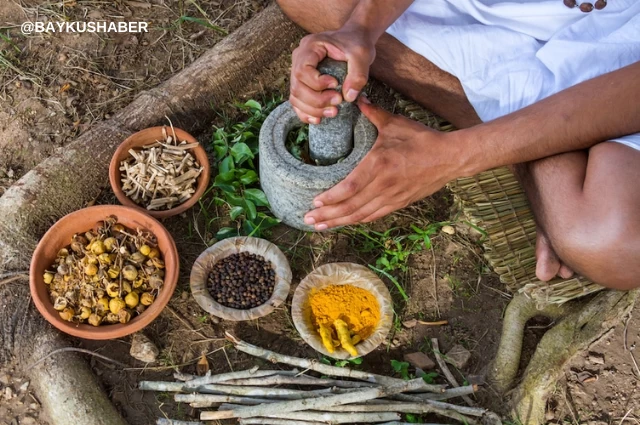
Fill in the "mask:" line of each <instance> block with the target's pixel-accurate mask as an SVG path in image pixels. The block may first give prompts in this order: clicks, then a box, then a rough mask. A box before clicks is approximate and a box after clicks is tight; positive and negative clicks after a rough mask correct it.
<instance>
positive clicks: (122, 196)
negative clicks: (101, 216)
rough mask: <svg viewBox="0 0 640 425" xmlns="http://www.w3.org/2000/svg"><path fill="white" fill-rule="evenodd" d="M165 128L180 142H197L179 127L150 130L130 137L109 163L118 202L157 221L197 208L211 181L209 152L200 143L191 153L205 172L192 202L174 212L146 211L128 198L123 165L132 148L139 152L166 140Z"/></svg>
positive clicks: (160, 127) (175, 207)
mask: <svg viewBox="0 0 640 425" xmlns="http://www.w3.org/2000/svg"><path fill="white" fill-rule="evenodd" d="M163 128H164V129H165V131H166V134H167V135H169V136H171V137H173V132H174V131H175V136H176V138H177V139H178V141H180V142H182V141H186V142H187V143H189V144H191V143H198V141H197V140H196V138H195V137H193V136H192V135H190V134H189V133H187V132H186V131H184V130H181V129H179V128H175V127H174V128H171V127H169V126H159V127H150V128H147V129H144V130H141V131H138V132H137V133H134V134H132V135H131V136H129V137H127V138H126V139H125V140H124V142H122V143H121V144H120V146H118V148H117V149H116V151H115V153H114V154H113V157H112V158H111V163H110V164H109V183H111V189H112V190H113V193H114V194H115V195H116V198H118V201H120V203H121V204H122V205H124V206H127V207H131V208H137V209H139V210H141V211H144V212H145V213H147V214H149V215H151V216H153V217H155V218H167V217H172V216H174V215H178V214H181V213H183V212H184V211H186V210H188V209H189V208H191V207H192V206H194V205H195V204H196V202H198V200H199V199H200V198H201V197H202V195H204V193H205V191H206V190H207V186H208V184H209V178H210V176H211V167H210V165H209V158H208V157H207V152H206V151H205V150H204V148H203V147H202V146H201V145H200V144H198V145H197V146H195V147H193V148H191V149H189V150H188V152H189V153H190V154H191V155H192V156H193V157H194V158H195V159H196V161H197V162H198V164H200V166H201V167H202V168H203V170H202V172H201V173H200V175H199V176H198V178H197V179H196V189H195V192H194V193H193V194H192V196H191V197H190V198H189V199H187V200H186V201H184V202H183V203H181V204H178V205H176V206H174V207H172V208H171V209H165V210H149V209H147V208H146V206H143V205H140V204H137V203H136V202H135V201H134V200H133V199H131V198H130V197H129V196H127V194H126V193H125V192H124V190H123V189H122V181H121V178H122V175H121V173H122V172H121V171H120V165H121V163H122V161H124V160H126V159H127V158H130V157H131V154H130V153H129V151H130V150H131V149H133V150H139V149H141V148H143V147H144V146H148V145H152V144H154V143H155V142H156V141H159V140H163V131H162V130H163Z"/></svg>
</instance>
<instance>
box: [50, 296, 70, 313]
mask: <svg viewBox="0 0 640 425" xmlns="http://www.w3.org/2000/svg"><path fill="white" fill-rule="evenodd" d="M66 307H67V299H66V298H65V297H58V298H56V301H55V302H54V303H53V308H55V309H56V310H58V311H62V310H64V309H65V308H66Z"/></svg>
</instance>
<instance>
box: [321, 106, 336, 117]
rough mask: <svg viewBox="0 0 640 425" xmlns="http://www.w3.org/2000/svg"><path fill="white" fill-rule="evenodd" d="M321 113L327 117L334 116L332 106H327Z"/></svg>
mask: <svg viewBox="0 0 640 425" xmlns="http://www.w3.org/2000/svg"><path fill="white" fill-rule="evenodd" d="M322 115H324V116H325V117H327V118H331V117H333V116H335V115H336V113H335V111H334V110H333V108H327V109H325V110H324V111H323V112H322Z"/></svg>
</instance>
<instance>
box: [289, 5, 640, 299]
mask: <svg viewBox="0 0 640 425" xmlns="http://www.w3.org/2000/svg"><path fill="white" fill-rule="evenodd" d="M357 2H358V0H349V1H339V0H332V1H324V2H307V1H302V0H278V4H279V5H280V7H281V8H282V10H283V11H284V13H285V14H286V15H287V16H289V18H290V19H292V20H293V21H294V22H296V23H297V24H298V25H300V26H301V27H303V28H304V29H305V30H307V31H309V32H312V33H313V32H321V31H329V30H336V29H338V28H340V27H341V26H342V25H343V24H344V22H345V21H346V19H347V18H348V16H349V15H350V13H351V11H352V10H353V8H354V7H355V5H356V4H357ZM376 52H377V53H376V59H375V61H374V63H373V65H372V67H371V75H372V76H373V77H375V78H376V79H378V80H380V81H382V82H384V83H386V84H387V85H389V86H390V87H393V88H394V89H395V90H397V91H399V92H400V93H403V94H404V95H406V96H409V97H411V98H412V99H413V100H414V101H416V102H417V103H418V104H420V105H421V106H423V107H424V108H426V109H428V110H430V111H433V112H435V113H437V114H438V115H440V116H442V117H443V118H445V119H447V120H449V121H450V122H451V123H453V124H454V125H455V126H457V127H458V128H465V127H471V126H474V125H477V124H480V123H481V120H480V118H479V117H478V115H477V114H476V112H475V110H474V109H473V107H472V106H471V104H470V103H469V101H468V100H467V98H466V96H465V94H464V91H463V89H462V86H461V84H460V81H459V80H458V79H457V78H456V77H454V76H453V75H451V74H449V73H446V72H444V71H443V70H441V69H440V68H438V67H437V66H436V65H434V64H433V63H431V62H430V61H428V60H427V59H425V58H424V57H422V56H420V55H418V54H417V53H415V52H413V51H412V50H410V49H409V48H407V47H406V46H405V45H403V44H402V43H400V42H399V41H398V40H396V39H395V38H394V37H392V36H390V35H388V34H384V35H383V36H382V37H381V38H380V40H379V41H378V44H377V45H376ZM515 169H516V172H517V175H518V176H519V178H520V179H521V181H522V182H523V184H524V186H525V190H526V192H527V195H528V197H529V199H530V201H531V202H530V203H531V205H532V208H533V210H534V215H535V217H536V221H537V224H538V235H539V236H538V241H537V247H536V255H537V259H538V267H537V270H536V274H537V275H538V278H540V279H541V280H550V279H552V278H553V277H554V276H555V275H562V276H563V277H568V276H569V275H570V274H571V273H572V271H573V270H575V271H576V272H578V273H580V274H582V275H584V276H586V277H589V278H590V279H592V280H593V281H595V282H598V283H600V284H602V285H605V286H609V287H613V288H619V289H628V288H631V287H635V286H640V278H636V276H640V191H637V190H634V188H635V185H636V184H639V183H640V151H635V150H634V149H632V148H629V147H627V146H624V145H621V144H619V143H615V142H606V143H600V144H598V145H596V146H594V147H593V148H591V149H590V150H589V152H570V153H566V154H561V155H556V156H553V157H550V158H545V159H542V160H539V161H534V162H532V163H528V164H522V165H518V166H517V167H515ZM560 259H561V260H562V261H560ZM563 263H564V264H563Z"/></svg>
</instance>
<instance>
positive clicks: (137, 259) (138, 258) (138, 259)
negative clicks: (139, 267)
mask: <svg viewBox="0 0 640 425" xmlns="http://www.w3.org/2000/svg"><path fill="white" fill-rule="evenodd" d="M146 259H147V257H145V255H144V254H143V253H141V252H140V251H136V252H134V253H133V254H131V257H129V260H131V261H133V262H134V263H138V264H140V263H143V262H144V260H146Z"/></svg>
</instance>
